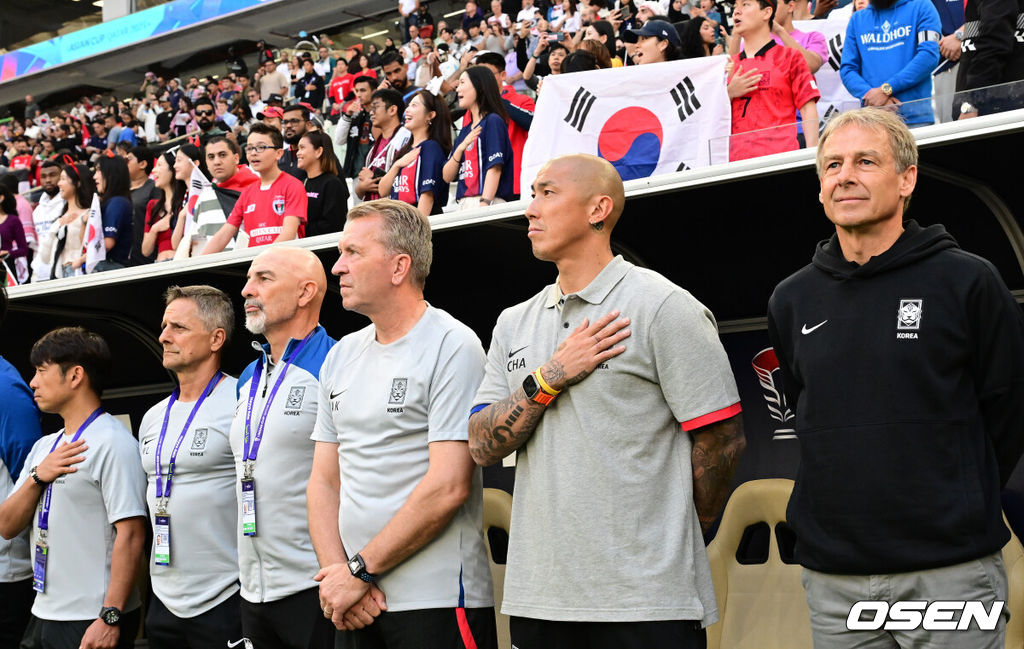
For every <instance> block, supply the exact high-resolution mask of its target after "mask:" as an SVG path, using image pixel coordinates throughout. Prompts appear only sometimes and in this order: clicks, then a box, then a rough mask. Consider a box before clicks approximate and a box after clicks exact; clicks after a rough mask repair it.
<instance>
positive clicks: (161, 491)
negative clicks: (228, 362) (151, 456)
mask: <svg viewBox="0 0 1024 649" xmlns="http://www.w3.org/2000/svg"><path fill="white" fill-rule="evenodd" d="M223 376H224V375H223V374H221V373H220V372H219V371H218V372H217V373H216V374H214V375H213V378H211V379H210V382H209V383H208V384H207V385H206V389H205V390H203V394H201V395H200V396H199V401H196V405H194V406H192V412H191V413H189V415H188V419H186V420H185V426H184V427H183V428H182V429H181V434H180V435H178V441H177V443H176V444H175V445H174V448H173V449H172V450H171V461H170V462H169V463H168V465H167V484H166V487H165V486H164V481H163V479H162V477H161V472H162V469H163V466H162V464H161V462H160V453H161V452H162V451H163V448H164V436H165V435H166V434H167V423H168V421H170V419H171V408H172V407H173V406H174V402H175V401H177V400H178V395H179V394H181V390H180V388H175V389H174V392H172V393H171V400H170V401H168V402H167V412H166V413H165V414H164V425H163V426H161V428H160V437H159V439H157V442H156V497H157V498H158V499H159V498H170V497H171V480H172V479H173V478H174V463H175V462H176V461H177V459H178V450H179V449H181V443H182V442H183V441H185V435H186V434H187V433H188V428H189V426H191V425H192V420H193V419H195V416H196V413H197V412H199V408H200V407H201V406H202V405H203V402H204V401H206V397H208V396H210V393H212V392H213V389H214V388H215V387H217V384H218V383H219V382H220V380H221V378H222V377H223Z"/></svg>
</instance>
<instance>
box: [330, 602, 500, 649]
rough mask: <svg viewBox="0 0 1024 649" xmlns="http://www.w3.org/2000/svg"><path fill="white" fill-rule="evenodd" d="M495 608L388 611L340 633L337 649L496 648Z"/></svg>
mask: <svg viewBox="0 0 1024 649" xmlns="http://www.w3.org/2000/svg"><path fill="white" fill-rule="evenodd" d="M497 647H498V636H497V631H496V628H495V622H494V608H493V607H489V608H428V609H421V610H416V611H398V612H396V613H390V612H388V611H385V612H383V613H381V614H380V616H379V617H378V618H377V619H376V620H374V621H373V624H371V625H370V626H368V627H366V628H363V629H359V630H357V631H339V632H338V641H337V645H336V648H337V649H497Z"/></svg>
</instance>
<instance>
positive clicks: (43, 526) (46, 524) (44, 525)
mask: <svg viewBox="0 0 1024 649" xmlns="http://www.w3.org/2000/svg"><path fill="white" fill-rule="evenodd" d="M102 414H103V408H97V409H96V410H93V411H92V414H91V415H89V417H88V418H87V419H86V420H85V422H84V423H83V424H82V425H81V426H79V427H78V431H76V432H75V436H74V437H72V438H71V441H70V442H68V443H69V444H71V443H74V442H77V441H78V438H79V437H81V436H82V433H84V432H85V429H86V428H88V427H89V424H91V423H92V422H94V421H96V418H97V417H99V416H100V415H102ZM62 437H64V435H57V439H55V440H53V446H51V447H50V453H53V452H54V451H55V450H57V444H59V443H60V439H61V438H62ZM52 491H53V483H52V482H51V483H50V484H48V485H46V492H44V493H43V508H42V509H41V510H39V529H40V530H41V531H43V532H45V531H46V530H48V529H50V497H51V492H52Z"/></svg>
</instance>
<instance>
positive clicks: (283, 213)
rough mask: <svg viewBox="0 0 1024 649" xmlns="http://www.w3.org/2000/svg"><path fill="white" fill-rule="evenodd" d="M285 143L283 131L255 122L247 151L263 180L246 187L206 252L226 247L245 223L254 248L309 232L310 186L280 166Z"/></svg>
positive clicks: (218, 250) (250, 163) (204, 251)
mask: <svg viewBox="0 0 1024 649" xmlns="http://www.w3.org/2000/svg"><path fill="white" fill-rule="evenodd" d="M283 147H284V138H283V137H282V136H281V133H280V132H279V131H277V130H275V129H273V128H271V127H269V126H267V125H266V124H263V123H256V124H253V126H252V128H251V129H250V131H249V139H248V141H247V142H246V147H245V154H246V156H247V157H248V158H249V167H250V168H251V169H252V170H253V171H255V172H256V173H258V174H259V176H260V182H259V183H252V184H251V185H249V186H248V187H246V188H245V189H243V190H242V194H241V196H239V197H238V202H236V203H235V207H234V209H232V210H231V215H230V216H228V220H227V223H225V224H224V225H222V226H221V228H220V230H218V231H217V234H215V235H213V237H212V238H211V239H210V242H209V243H208V244H206V247H205V248H204V249H203V254H204V255H207V254H210V253H213V252H220V251H221V250H223V249H224V247H225V246H226V245H227V244H228V242H229V241H231V240H232V239H233V238H234V237H235V234H237V233H238V229H239V228H241V227H242V226H243V224H244V226H245V232H246V234H248V235H249V247H250V248H252V247H254V246H262V245H266V244H269V243H275V242H278V241H289V240H291V239H301V238H302V237H303V236H305V227H306V189H305V188H304V187H303V186H302V182H301V181H299V180H296V179H295V178H294V177H292V176H290V175H288V174H286V173H284V172H282V171H281V169H280V168H278V166H277V161H278V160H279V159H280V158H281V154H282V153H283V151H282V149H283Z"/></svg>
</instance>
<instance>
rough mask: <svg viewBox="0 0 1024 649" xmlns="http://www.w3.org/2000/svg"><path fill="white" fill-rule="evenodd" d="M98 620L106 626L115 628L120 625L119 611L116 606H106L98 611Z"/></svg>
mask: <svg viewBox="0 0 1024 649" xmlns="http://www.w3.org/2000/svg"><path fill="white" fill-rule="evenodd" d="M100 619H101V620H103V622H104V623H105V624H107V625H108V626H117V625H118V624H120V623H121V609H119V608H117V607H116V606H106V607H104V608H103V609H102V610H101V611H100Z"/></svg>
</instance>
